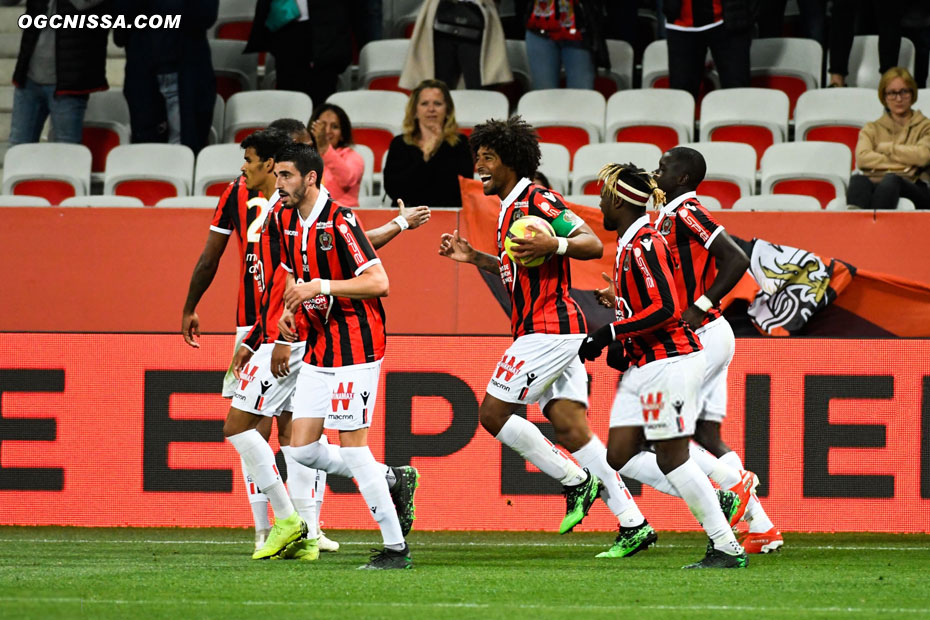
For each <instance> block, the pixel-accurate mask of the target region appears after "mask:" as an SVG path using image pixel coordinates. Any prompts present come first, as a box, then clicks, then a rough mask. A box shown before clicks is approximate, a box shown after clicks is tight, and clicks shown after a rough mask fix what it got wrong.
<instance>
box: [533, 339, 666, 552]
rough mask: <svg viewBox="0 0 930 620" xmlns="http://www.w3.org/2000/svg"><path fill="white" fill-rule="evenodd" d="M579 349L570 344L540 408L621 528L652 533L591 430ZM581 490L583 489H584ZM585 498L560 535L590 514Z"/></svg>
mask: <svg viewBox="0 0 930 620" xmlns="http://www.w3.org/2000/svg"><path fill="white" fill-rule="evenodd" d="M576 347H577V343H576V342H572V341H569V344H568V349H569V350H568V353H570V354H571V356H570V357H569V360H570V361H569V363H568V365H567V366H566V367H565V369H564V370H563V371H562V373H561V374H560V375H559V376H558V378H557V379H556V380H555V381H553V382H552V383H551V385H550V386H549V387H548V389H547V390H546V391H545V392H543V394H542V396H541V397H540V399H539V406H540V407H541V408H542V411H543V414H544V415H545V416H546V418H547V419H548V420H549V421H550V422H551V423H552V427H553V428H554V429H555V437H556V441H558V442H559V443H560V444H561V445H563V446H565V447H566V448H567V449H568V450H569V451H571V453H572V456H573V457H575V460H576V461H578V463H579V464H580V465H581V466H582V467H583V468H584V469H585V470H587V471H588V472H590V473H591V474H593V475H594V476H593V477H596V478H599V479H600V485H599V486H600V488H599V489H598V491H599V495H600V497H601V498H602V499H603V500H604V503H605V504H607V507H608V508H609V509H610V511H611V512H613V513H614V515H615V516H616V517H617V520H618V521H619V524H620V527H626V528H639V529H643V530H645V529H646V528H648V529H649V530H652V528H651V527H649V526H648V524H646V520H645V518H644V517H643V514H642V513H641V512H640V511H639V507H638V506H637V505H636V502H635V501H633V496H632V495H631V494H630V492H629V490H628V489H627V488H626V485H625V484H624V482H623V479H621V478H620V476H619V475H618V474H617V472H616V471H615V470H614V469H612V468H611V467H610V466H609V465H608V464H607V448H605V447H604V444H603V443H602V442H601V440H600V438H598V437H597V436H596V435H594V434H593V433H592V432H591V429H590V427H589V426H588V417H587V414H588V374H587V371H586V370H585V367H584V364H582V362H581V360H580V359H579V358H578V355H577V353H576ZM579 486H581V487H582V488H583V486H582V485H579ZM578 488H579V487H575V489H572V488H569V489H566V497H567V498H568V497H570V495H577V493H573V491H574V490H577V489H578ZM583 497H584V496H582V500H581V506H580V507H579V508H580V510H578V509H576V510H574V511H573V510H570V509H567V510H566V517H565V520H563V522H562V527H561V528H560V529H559V531H560V532H566V531H570V530H571V528H572V527H574V526H575V525H576V524H577V522H576V521H574V519H575V518H578V519H579V520H580V519H581V518H583V517H584V515H585V514H586V513H587V508H590V505H587V506H585V505H584V503H583V502H584V499H583ZM569 508H570V507H569ZM637 550H638V549H637ZM632 553H635V551H633V552H632ZM627 555H630V553H627Z"/></svg>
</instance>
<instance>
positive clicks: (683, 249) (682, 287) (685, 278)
mask: <svg viewBox="0 0 930 620" xmlns="http://www.w3.org/2000/svg"><path fill="white" fill-rule="evenodd" d="M655 228H656V230H658V231H659V232H660V233H661V234H662V236H663V237H665V240H666V241H667V242H668V247H669V249H670V250H671V251H672V256H673V257H674V258H675V262H676V263H677V264H678V269H676V270H675V286H676V288H677V289H678V301H679V303H680V304H681V309H682V310H684V309H685V308H687V307H688V306H690V305H691V304H693V303H694V300H695V299H697V298H698V297H700V296H701V295H703V294H704V293H706V292H707V289H708V288H710V285H711V284H713V283H714V279H715V278H716V277H717V262H716V261H715V260H714V256H713V255H712V254H711V253H710V250H708V248H709V247H710V244H711V243H713V242H714V239H716V238H717V235H719V234H720V233H721V232H723V226H721V225H720V224H719V223H718V222H717V220H715V219H714V218H713V216H712V215H711V214H710V213H709V212H708V211H707V209H705V208H704V206H703V205H702V204H701V203H700V202H699V201H698V199H697V195H696V194H695V193H694V192H688V193H687V194H683V195H681V196H679V197H678V198H676V199H675V200H672V201H671V202H670V203H668V204H667V205H665V206H664V207H662V211H661V212H660V213H659V217H658V218H657V219H656V223H655ZM718 302H719V300H718ZM718 318H720V308H719V307H717V306H715V307H713V308H711V309H710V310H709V311H708V312H707V315H706V316H705V317H704V322H703V323H701V324H702V325H707V324H708V323H710V322H711V321H713V320H715V319H718Z"/></svg>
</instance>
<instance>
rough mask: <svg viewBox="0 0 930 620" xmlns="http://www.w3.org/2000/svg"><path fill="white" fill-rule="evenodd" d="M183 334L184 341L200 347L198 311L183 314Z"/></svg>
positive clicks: (197, 347) (196, 347)
mask: <svg viewBox="0 0 930 620" xmlns="http://www.w3.org/2000/svg"><path fill="white" fill-rule="evenodd" d="M181 335H183V336H184V342H186V343H187V344H189V345H190V346H192V347H194V348H195V349H199V348H200V343H199V342H197V340H196V339H197V338H200V317H199V316H197V313H196V312H189V313H185V314H184V315H182V316H181Z"/></svg>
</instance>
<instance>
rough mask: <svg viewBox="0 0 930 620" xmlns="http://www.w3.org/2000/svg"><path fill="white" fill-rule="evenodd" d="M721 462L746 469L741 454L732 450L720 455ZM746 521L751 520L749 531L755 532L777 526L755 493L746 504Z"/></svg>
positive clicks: (735, 467)
mask: <svg viewBox="0 0 930 620" xmlns="http://www.w3.org/2000/svg"><path fill="white" fill-rule="evenodd" d="M720 462H721V463H726V464H727V465H729V466H730V467H732V468H734V469H740V470H742V469H746V468H745V467H743V461H742V459H740V457H739V455H738V454H737V453H736V452H733V451H732V450H731V451H730V452H727V453H726V454H724V455H723V456H721V457H720ZM745 519H746V521H748V522H749V531H750V532H753V533H760V534H761V533H762V532H768V531H769V530H770V529H772V528H773V527H775V524H774V523H772V520H771V519H769V516H768V515H767V514H765V510H763V508H762V503H761V502H759V498H758V497H756V494H755V493H753V494H752V495H750V497H749V503H748V504H746V516H745Z"/></svg>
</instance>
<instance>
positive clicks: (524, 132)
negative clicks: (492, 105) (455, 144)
mask: <svg viewBox="0 0 930 620" xmlns="http://www.w3.org/2000/svg"><path fill="white" fill-rule="evenodd" d="M468 144H469V145H470V146H471V150H472V152H474V153H475V155H477V154H478V149H479V148H480V147H482V146H483V147H485V148H488V149H491V150H492V151H494V152H495V153H497V156H498V157H500V159H501V163H503V164H504V165H505V166H507V167H508V168H511V169H513V171H514V172H516V173H517V177H518V178H522V177H527V178H530V179H532V178H533V174H534V173H535V172H536V168H538V167H539V160H540V158H541V157H542V155H541V154H540V152H539V135H538V134H537V133H536V130H535V129H534V128H533V126H532V125H530V124H529V123H527V122H526V121H524V120H523V119H522V118H520V117H519V116H511V117H510V118H508V119H507V120H505V121H501V120H497V119H493V118H492V119H490V120H487V121H485V122H483V123H481V124H480V125H477V126H476V127H475V128H474V130H472V132H471V136H470V137H469V138H468Z"/></svg>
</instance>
